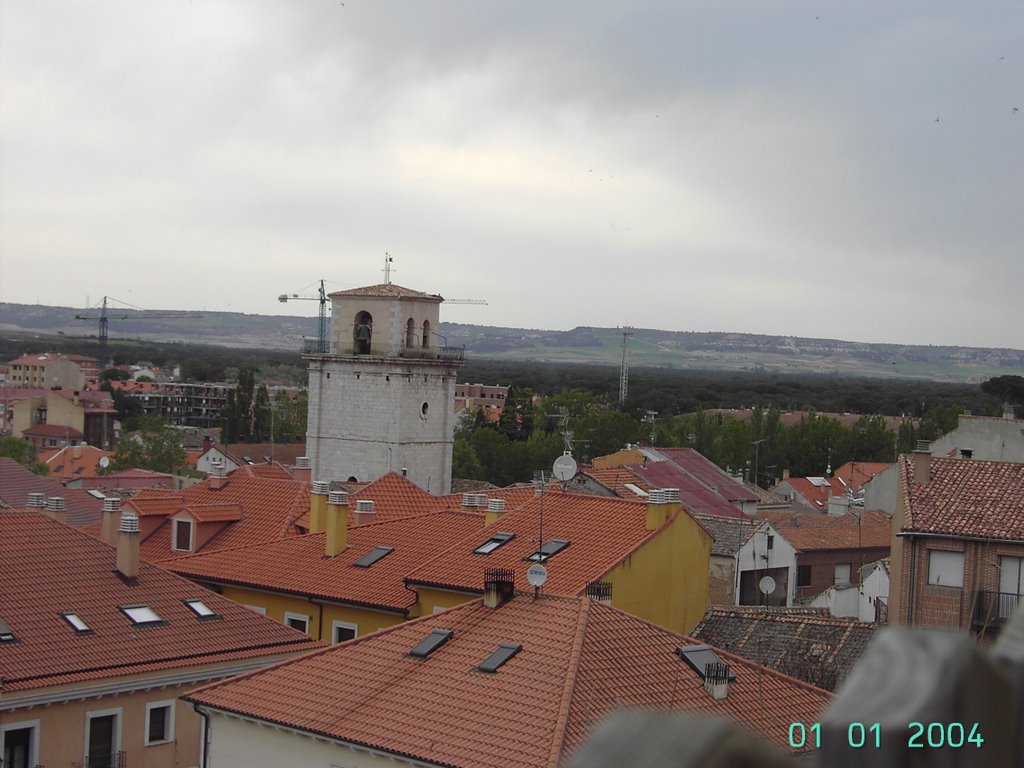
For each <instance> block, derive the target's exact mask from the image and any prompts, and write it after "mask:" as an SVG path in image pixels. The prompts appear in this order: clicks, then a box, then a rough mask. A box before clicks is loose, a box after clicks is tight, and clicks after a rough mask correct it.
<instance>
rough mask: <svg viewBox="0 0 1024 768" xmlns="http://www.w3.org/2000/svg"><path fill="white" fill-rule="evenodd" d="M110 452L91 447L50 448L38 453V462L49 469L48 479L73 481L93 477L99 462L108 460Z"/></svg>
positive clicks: (97, 469)
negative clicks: (105, 458)
mask: <svg viewBox="0 0 1024 768" xmlns="http://www.w3.org/2000/svg"><path fill="white" fill-rule="evenodd" d="M111 455H113V454H112V453H111V452H110V451H103V450H100V449H99V448H95V447H93V446H91V445H77V446H74V447H65V448H50V449H48V450H44V451H39V456H38V459H39V461H42V462H45V463H46V465H47V466H48V467H49V468H50V475H49V476H50V477H52V478H54V479H60V480H74V479H76V478H79V477H95V476H96V474H97V472H98V471H99V461H100V459H102V458H103V457H104V456H106V457H107V458H110V456H111Z"/></svg>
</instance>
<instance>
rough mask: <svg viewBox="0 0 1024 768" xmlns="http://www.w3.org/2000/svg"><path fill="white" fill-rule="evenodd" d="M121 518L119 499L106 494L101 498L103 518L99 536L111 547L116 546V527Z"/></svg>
mask: <svg viewBox="0 0 1024 768" xmlns="http://www.w3.org/2000/svg"><path fill="white" fill-rule="evenodd" d="M120 520H121V499H120V498H118V497H117V496H107V498H105V499H104V500H103V518H102V523H101V527H100V536H101V538H102V539H103V541H105V542H106V543H107V544H109V545H110V546H112V547H116V546H117V527H118V525H119V524H120Z"/></svg>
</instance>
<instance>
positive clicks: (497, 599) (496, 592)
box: [484, 568, 516, 608]
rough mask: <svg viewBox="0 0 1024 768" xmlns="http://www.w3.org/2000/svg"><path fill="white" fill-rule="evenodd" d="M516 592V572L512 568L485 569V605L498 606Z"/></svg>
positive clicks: (489, 606)
mask: <svg viewBox="0 0 1024 768" xmlns="http://www.w3.org/2000/svg"><path fill="white" fill-rule="evenodd" d="M515 594H516V572H515V571H514V570H513V569H511V568H488V569H487V570H486V571H484V605H485V606H487V607H488V608H497V607H498V606H500V605H504V604H505V603H507V602H508V601H509V600H511V599H512V598H513V597H514V596H515Z"/></svg>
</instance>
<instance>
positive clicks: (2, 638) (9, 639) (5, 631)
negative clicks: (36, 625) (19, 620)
mask: <svg viewBox="0 0 1024 768" xmlns="http://www.w3.org/2000/svg"><path fill="white" fill-rule="evenodd" d="M15 640H17V638H16V637H15V636H14V630H13V629H11V628H10V627H9V626H7V623H6V622H5V621H4V620H3V619H0V643H13V642H14V641H15Z"/></svg>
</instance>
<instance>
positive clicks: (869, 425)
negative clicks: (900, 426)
mask: <svg viewBox="0 0 1024 768" xmlns="http://www.w3.org/2000/svg"><path fill="white" fill-rule="evenodd" d="M852 437H853V444H852V446H851V450H850V458H851V459H854V460H856V461H896V439H897V437H896V433H895V432H893V431H892V430H891V429H889V425H888V424H886V423H885V418H884V417H882V416H862V417H861V418H859V419H858V420H857V423H856V424H854V425H853V434H852Z"/></svg>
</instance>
